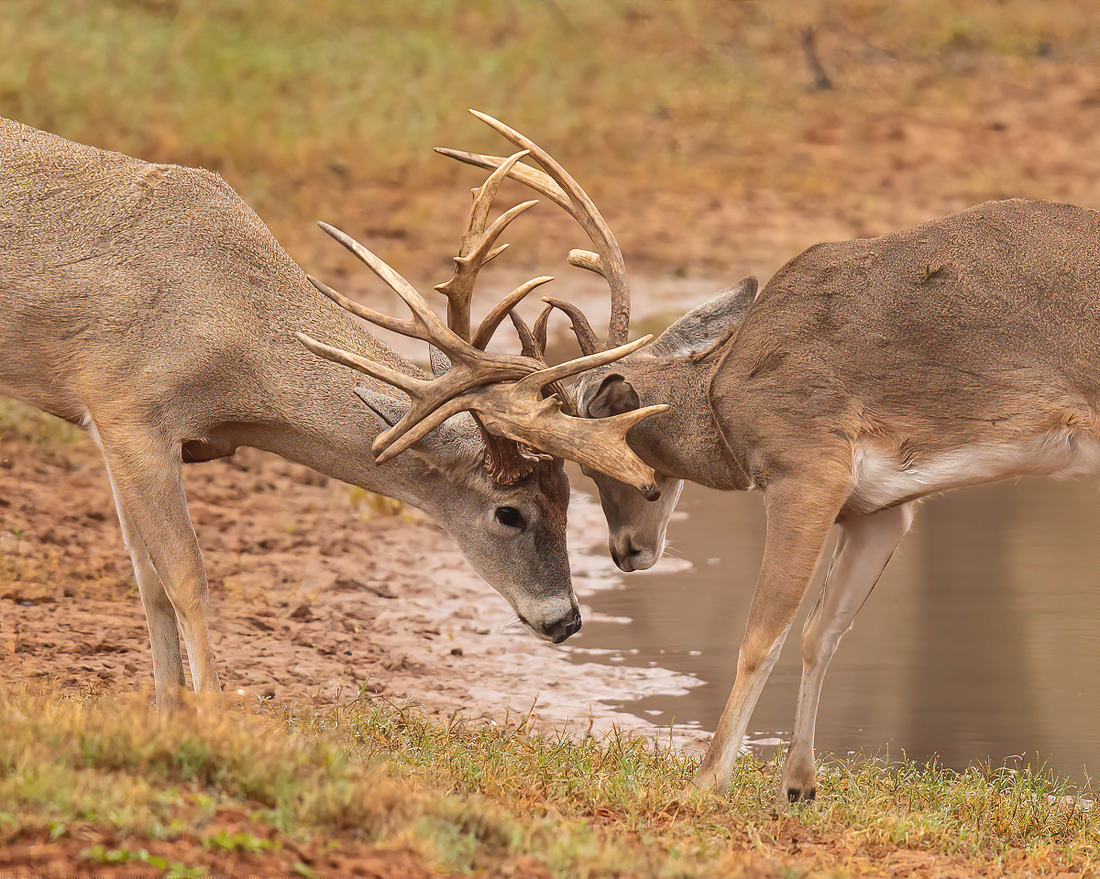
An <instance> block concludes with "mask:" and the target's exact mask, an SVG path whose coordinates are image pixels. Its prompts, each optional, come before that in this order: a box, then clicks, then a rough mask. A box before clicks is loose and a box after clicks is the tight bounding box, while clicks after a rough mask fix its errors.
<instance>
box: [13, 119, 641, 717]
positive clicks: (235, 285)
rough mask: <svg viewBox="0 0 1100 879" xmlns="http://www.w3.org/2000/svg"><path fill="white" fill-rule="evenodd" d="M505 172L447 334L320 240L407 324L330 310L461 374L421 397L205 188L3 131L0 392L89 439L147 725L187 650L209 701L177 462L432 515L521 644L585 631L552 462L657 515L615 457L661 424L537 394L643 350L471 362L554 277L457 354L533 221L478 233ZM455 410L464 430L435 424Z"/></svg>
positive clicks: (382, 269) (410, 372)
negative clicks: (328, 479)
mask: <svg viewBox="0 0 1100 879" xmlns="http://www.w3.org/2000/svg"><path fill="white" fill-rule="evenodd" d="M522 155H523V153H520V154H519V156H522ZM519 156H517V157H516V158H518V157H519ZM513 161H514V160H513ZM506 171H507V167H506V168H505V169H504V170H502V171H500V172H498V173H496V174H494V175H493V176H491V177H490V179H489V181H488V182H487V183H486V184H485V185H484V186H483V187H482V188H481V189H480V190H478V191H477V198H476V199H475V202H474V207H473V210H472V212H471V217H470V224H469V227H468V228H467V231H466V235H465V237H464V239H463V243H462V250H461V252H460V254H459V256H458V257H456V260H455V262H456V269H455V274H454V277H453V278H452V279H451V280H450V281H449V282H448V283H447V284H444V285H440V289H441V290H442V292H444V293H446V294H447V296H448V297H449V299H450V306H449V318H450V321H449V322H450V326H449V327H448V326H445V325H443V323H442V322H441V321H439V319H438V318H436V317H435V315H434V314H432V313H431V311H430V310H429V309H428V308H427V306H426V305H425V304H424V302H423V300H422V299H421V298H420V297H419V296H418V294H417V293H416V291H415V290H413V289H412V288H411V287H409V285H408V284H407V283H406V282H405V281H404V280H403V279H401V278H400V277H399V276H398V275H397V274H396V273H395V272H393V270H392V269H390V268H389V267H388V266H386V265H385V264H384V263H382V262H381V261H379V260H378V259H377V258H376V257H374V256H373V255H372V254H370V253H369V252H368V251H366V250H365V249H364V248H362V247H360V246H359V245H358V244H357V243H356V242H354V241H352V240H351V239H350V238H348V237H347V236H345V235H343V234H342V233H339V232H337V231H336V230H333V229H331V228H328V229H327V231H329V233H330V234H332V235H333V236H334V237H336V238H337V239H338V240H340V241H341V243H343V244H344V245H345V246H347V247H349V248H351V249H352V250H353V251H354V252H356V253H357V254H358V255H359V256H360V257H361V258H362V259H364V260H365V261H366V262H367V263H368V265H369V266H370V267H371V268H372V269H373V270H374V271H375V272H376V273H378V274H379V275H380V276H381V277H382V278H383V279H384V280H386V281H387V282H388V283H389V284H390V285H391V286H392V287H393V288H394V289H395V290H396V291H397V292H398V293H399V294H401V296H402V297H403V298H404V299H405V300H406V302H408V303H409V305H410V306H411V307H412V309H413V312H414V319H413V320H412V321H397V320H394V319H391V318H386V317H384V316H381V315H377V314H375V313H373V312H370V311H369V310H367V309H362V308H356V307H355V306H353V305H352V304H351V303H348V302H347V301H346V300H343V298H342V297H340V296H339V294H335V293H332V291H327V292H328V293H329V294H330V296H331V297H333V298H336V299H337V301H338V302H340V304H343V305H345V306H346V307H348V308H350V309H351V310H353V311H356V312H357V313H359V314H361V315H363V316H365V317H366V318H367V319H368V320H373V321H374V322H376V323H380V324H382V325H383V326H387V327H389V328H391V329H395V330H397V331H399V332H405V333H407V334H410V335H413V336H417V337H420V338H425V339H430V340H431V341H432V342H433V344H435V345H436V346H437V347H438V348H439V349H441V350H442V351H444V352H446V354H447V355H449V357H450V359H451V360H452V361H453V362H454V364H455V366H454V368H453V369H449V370H448V371H446V372H444V373H443V374H442V375H440V376H439V377H437V378H436V379H434V380H432V379H431V378H430V377H427V376H425V375H424V373H423V372H421V371H420V370H419V369H417V368H416V367H414V366H412V365H410V364H409V363H407V362H405V361H404V360H402V359H401V358H400V357H399V356H398V355H397V354H395V353H394V352H393V351H391V350H390V349H389V348H387V347H386V346H385V345H383V344H382V343H381V342H379V341H378V340H377V339H376V338H374V337H373V336H372V335H370V334H369V333H367V332H366V331H365V330H364V329H363V328H362V327H361V325H360V324H359V323H358V322H356V321H353V320H352V319H351V318H349V316H348V315H347V314H346V313H345V312H344V310H343V309H341V308H337V307H335V306H333V304H332V303H331V302H329V301H328V300H327V299H325V298H324V297H322V296H321V295H319V294H318V292H317V290H316V289H315V288H314V285H313V284H311V281H310V279H308V278H307V276H306V275H305V273H303V272H302V270H301V269H300V268H299V267H298V266H297V265H295V263H294V262H293V261H292V260H291V259H290V257H288V256H287V254H286V253H285V252H284V251H283V249H282V248H281V247H280V246H279V244H278V242H277V241H276V240H275V238H274V237H273V236H272V235H271V233H270V231H269V230H268V229H267V227H266V226H265V225H264V224H263V223H262V222H261V221H260V219H259V218H258V217H257V216H256V215H255V213H253V211H252V210H251V209H250V208H249V207H248V206H247V205H246V204H245V203H244V202H243V201H242V200H241V199H240V198H239V197H238V196H237V195H236V193H234V192H233V190H232V189H231V188H230V187H229V186H228V185H227V184H226V183H225V182H224V181H223V180H222V179H221V178H220V177H218V176H217V175H216V174H212V173H209V172H206V171H202V170H196V169H192V168H183V167H179V166H176V165H156V164H149V163H146V162H142V161H139V160H137V159H132V158H129V157H127V156H123V155H120V154H118V153H111V152H105V151H102V150H99V149H95V148H93V147H88V146H82V145H80V144H76V143H72V142H70V141H67V140H64V139H62V138H60V137H57V136H55V135H51V134H47V133H44V132H41V131H37V130H35V129H33V128H29V127H27V126H25V125H22V124H20V123H17V122H11V121H7V120H0V393H3V394H6V395H9V396H12V397H15V398H17V399H19V400H23V401H24V402H26V403H29V404H31V405H34V406H37V407H38V408H40V409H43V410H45V411H46V412H49V413H52V414H53V415H56V416H58V417H60V418H63V419H65V420H67V421H70V422H72V423H74V424H78V425H80V426H82V427H84V428H85V429H86V430H87V431H88V432H89V433H90V434H91V436H92V438H93V439H94V440H95V442H96V444H97V445H98V446H99V449H100V450H101V452H102V454H103V459H104V461H105V463H106V466H107V470H108V473H109V475H110V480H111V486H112V489H113V491H114V496H115V501H116V505H117V509H118V515H119V520H120V523H121V525H122V530H123V534H124V536H125V539H126V544H127V546H128V548H129V550H130V554H131V557H132V559H133V563H134V571H135V575H136V578H137V582H138V587H139V590H140V593H141V599H142V603H143V604H144V606H145V611H146V616H147V620H148V626H149V635H150V640H151V644H152V653H153V673H154V679H155V685H156V693H157V702H158V704H159V705H162V706H163V705H171V704H174V703H177V702H178V701H179V700H180V698H181V697H182V688H183V684H184V676H183V664H182V657H181V652H180V641H179V636H180V635H181V634H182V637H183V640H184V643H185V645H186V648H187V658H188V661H189V664H190V667H191V675H192V682H193V685H194V687H195V689H196V690H203V691H213V690H217V689H219V683H218V675H217V672H216V671H215V667H214V656H213V652H212V650H211V647H210V640H209V634H208V628H207V578H206V573H205V569H204V566H203V562H202V556H201V554H200V551H199V546H198V543H197V542H196V539H195V533H194V530H193V528H192V525H191V520H190V518H189V515H188V511H187V500H186V497H185V495H184V488H183V482H182V478H181V464H182V463H183V462H188V461H206V460H210V459H213V458H218V457H223V456H227V455H231V454H232V453H233V451H234V450H235V449H236V448H237V447H239V446H254V447H257V448H260V449H265V450H267V451H270V452H274V453H276V454H278V455H281V456H283V457H285V458H287V459H290V460H292V461H297V462H300V463H302V464H306V465H308V466H310V467H312V468H314V469H316V470H318V471H320V472H322V473H325V474H328V475H330V476H332V477H335V478H337V479H340V480H343V481H344V482H348V483H351V484H353V485H358V486H362V487H363V488H366V489H369V490H371V491H377V492H381V493H383V494H386V495H389V496H391V497H395V498H398V499H400V500H402V501H405V502H407V503H410V504H412V505H414V506H417V507H419V508H421V509H423V510H425V511H427V512H428V513H430V514H431V515H432V516H434V517H435V518H436V519H437V520H438V521H439V522H440V523H441V524H442V525H443V526H444V527H445V528H446V529H447V530H448V531H449V532H450V533H451V535H453V537H454V538H455V540H456V541H457V542H458V544H459V546H460V548H461V549H462V551H463V552H464V553H465V555H466V557H467V558H468V559H469V561H470V563H471V564H472V565H473V567H474V568H475V569H476V570H477V571H478V572H479V573H480V574H481V575H482V576H483V577H484V578H485V579H486V580H487V581H488V582H489V583H490V584H492V585H493V586H494V587H495V588H496V589H497V590H498V591H499V592H500V593H501V594H502V595H503V596H504V597H505V598H507V599H508V601H509V602H510V603H511V604H512V606H513V607H514V609H515V610H516V612H517V613H518V614H519V616H520V617H521V618H522V619H523V620H524V622H526V623H527V624H528V625H529V626H530V627H531V628H532V629H533V630H535V631H536V632H537V633H538V634H540V635H541V636H543V637H544V638H548V639H550V640H553V641H555V642H557V641H562V640H564V639H565V638H567V637H569V635H571V634H572V633H573V632H575V631H576V630H577V629H578V628H579V626H580V616H579V613H578V608H577V602H576V597H575V596H574V594H573V589H572V585H571V582H570V576H569V566H568V559H567V554H566V537H565V516H566V507H567V503H568V496H569V487H568V482H567V480H566V477H565V475H564V472H563V470H562V462H561V457H570V458H573V459H575V460H579V461H583V462H585V464H586V466H589V467H595V468H596V469H598V470H601V471H603V470H606V471H607V472H609V473H614V474H616V476H617V477H618V478H619V479H622V480H624V481H625V482H628V483H631V484H634V485H636V486H637V487H638V488H639V490H642V491H644V492H645V493H647V494H650V495H655V494H656V489H655V488H654V486H653V473H652V471H651V470H650V469H649V468H648V467H646V466H645V465H643V464H642V463H641V462H640V461H638V460H637V458H635V457H634V456H633V455H632V453H631V452H630V450H629V448H628V447H627V445H626V443H625V440H624V436H625V433H626V431H627V430H628V429H629V428H630V426H632V425H633V424H635V423H636V422H637V421H638V420H639V418H644V417H645V416H646V415H648V414H651V412H652V411H658V410H656V409H654V410H650V411H639V412H632V413H628V414H627V415H626V416H624V417H620V418H613V419H604V420H603V421H601V422H592V421H590V420H588V419H580V418H570V417H568V416H567V415H565V414H563V413H561V412H560V411H559V407H558V405H557V403H556V400H555V399H554V398H550V399H543V396H542V388H543V386H545V385H547V384H551V385H555V384H556V383H557V382H558V381H560V379H562V378H564V377H566V376H569V375H573V374H575V373H577V372H578V371H581V370H584V369H587V368H590V367H592V366H597V365H600V364H602V363H607V362H609V361H611V360H613V359H615V358H616V357H621V356H623V355H624V354H625V353H627V352H628V351H630V350H633V347H637V344H638V343H636V344H635V345H634V346H627V347H625V348H621V349H619V350H617V351H611V352H601V353H600V354H598V355H597V356H594V357H585V358H581V359H580V360H577V361H573V362H571V363H567V364H563V365H561V366H558V367H553V368H550V369H546V368H545V364H544V363H542V362H541V361H540V360H535V359H532V358H530V357H523V356H519V355H504V354H493V353H490V352H486V351H484V350H483V349H484V348H485V345H486V343H487V342H488V340H489V337H490V336H491V335H492V332H493V329H494V328H495V327H496V325H497V323H499V321H500V320H501V319H502V318H503V317H504V316H505V315H506V314H507V313H508V311H509V310H510V309H511V308H512V307H513V306H514V305H515V304H516V302H518V301H519V300H520V299H521V298H522V297H523V296H524V295H525V294H526V293H527V292H529V291H530V290H531V289H534V288H535V287H536V286H538V285H539V284H541V283H542V282H543V281H546V280H549V278H541V279H535V280H534V281H531V282H529V283H528V284H525V285H524V286H523V287H521V288H520V289H519V290H517V291H515V292H514V293H513V294H511V295H510V296H508V297H506V299H505V301H504V302H502V303H501V304H500V305H499V306H497V308H495V309H493V310H492V311H491V312H490V314H489V316H488V317H487V318H486V319H485V321H484V322H483V323H482V324H481V326H480V328H479V329H478V331H477V332H476V333H474V334H472V333H471V329H470V294H471V292H472V289H473V284H474V280H475V278H476V276H477V273H478V270H479V269H480V268H481V266H482V265H484V263H486V262H488V261H489V260H490V259H492V258H493V257H495V256H496V255H497V254H498V253H499V252H500V251H501V250H503V245H502V246H499V247H498V246H495V241H496V239H497V236H498V235H499V234H500V232H501V231H502V230H503V229H504V227H505V226H507V225H508V223H509V222H510V221H511V220H512V219H514V218H515V217H516V216H518V215H519V214H520V213H522V212H523V211H524V210H525V209H526V207H529V206H530V205H531V204H533V202H531V203H528V204H526V205H520V206H517V207H516V208H513V209H512V210H510V211H508V212H506V213H505V214H504V215H503V216H502V217H500V218H499V219H498V220H497V221H496V222H495V223H493V224H492V225H489V224H488V220H487V217H488V212H489V203H490V202H491V200H492V198H493V195H494V193H495V192H496V188H497V185H498V183H499V182H500V179H501V178H502V177H503V175H504V173H506ZM548 171H550V172H551V173H552V174H554V175H555V179H558V180H559V181H560V182H561V183H562V185H563V186H564V187H565V189H567V190H570V195H569V196H568V198H570V199H571V200H572V201H571V203H575V204H576V205H577V206H578V207H577V209H578V210H581V211H583V210H585V209H586V207H585V205H586V204H590V203H589V202H588V200H587V197H586V196H584V193H583V192H582V191H581V190H580V189H579V187H576V186H575V184H573V183H572V181H571V179H570V178H568V176H567V175H564V172H560V173H559V169H557V166H556V165H554V164H550V165H549V166H548ZM600 222H602V221H599V220H596V219H594V220H593V223H594V224H595V225H594V226H593V228H597V227H598V226H599V225H600ZM607 237H610V236H607ZM595 240H596V243H597V249H601V248H602V247H603V244H602V243H601V241H600V240H599V238H598V236H597V238H596V239H595ZM612 240H613V239H612ZM588 258H590V259H592V260H595V261H599V260H600V259H601V258H602V257H601V256H598V255H596V254H588ZM608 258H609V259H610V258H611V257H610V256H609V257H608ZM319 286H321V287H323V285H319ZM296 333H298V334H299V338H296ZM314 339H317V340H321V341H320V342H317V341H314ZM641 341H644V340H641ZM303 343H305V344H306V345H307V346H308V347H309V348H311V349H312V350H313V351H314V352H315V353H320V354H322V355H323V357H317V356H314V354H311V353H310V352H309V351H307V350H306V349H305V348H304V347H303ZM330 345H337V346H340V348H342V349H350V350H351V351H354V352H357V353H356V354H351V353H347V352H341V351H339V350H337V349H336V348H333V347H329V346H330ZM325 358H328V359H325ZM331 359H336V360H338V361H340V362H342V363H350V364H352V365H354V366H357V367H359V368H361V369H365V370H366V371H367V372H370V373H372V374H374V375H376V376H377V377H378V378H380V379H381V381H368V382H367V383H366V385H364V386H360V387H357V388H354V390H355V391H356V392H357V393H358V394H359V396H360V397H361V398H362V399H363V400H364V401H365V402H366V404H367V405H366V406H363V405H362V404H361V403H359V402H358V401H356V400H353V399H352V391H353V382H352V381H351V374H350V373H349V372H348V371H347V370H346V369H344V368H343V367H342V366H340V365H337V364H334V363H332V362H329V360H331ZM436 360H437V362H438V363H440V364H443V358H438V357H437V358H436ZM368 361H369V363H368ZM364 364H367V365H366V366H364ZM391 385H396V386H397V387H399V388H401V389H402V391H404V392H406V393H408V394H410V395H411V396H413V397H414V399H415V403H414V405H412V406H411V407H410V406H409V404H408V403H407V402H405V401H404V398H403V397H402V396H401V395H399V394H397V393H395V391H394V390H393V388H392V387H391ZM463 409H469V410H474V412H475V414H474V415H468V414H461V415H459V416H458V417H454V418H450V419H449V420H445V419H448V417H449V416H453V415H455V414H456V413H459V412H460V411H461V410H463ZM431 428H435V429H434V430H432V429H431ZM372 446H373V447H374V450H375V451H374V452H372ZM404 449H409V451H408V452H407V453H406V454H404V455H400V456H399V457H397V458H396V459H395V460H392V461H389V460H388V459H389V458H390V457H392V456H393V455H395V454H396V453H397V452H399V451H402V450H404ZM376 452H382V453H383V454H382V456H381V458H380V459H379V461H377V462H376V460H375V453H376Z"/></svg>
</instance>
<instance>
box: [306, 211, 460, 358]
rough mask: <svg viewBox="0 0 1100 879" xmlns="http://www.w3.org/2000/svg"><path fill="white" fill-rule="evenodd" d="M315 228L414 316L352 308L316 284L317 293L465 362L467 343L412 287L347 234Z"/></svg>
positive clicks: (328, 226)
mask: <svg viewBox="0 0 1100 879" xmlns="http://www.w3.org/2000/svg"><path fill="white" fill-rule="evenodd" d="M317 225H318V226H320V227H321V228H322V229H323V230H324V231H325V232H326V233H327V234H328V235H330V236H331V237H332V238H334V239H336V240H337V241H339V242H340V243H341V244H342V245H343V246H344V247H346V248H347V249H348V250H350V251H351V252H352V253H353V254H355V256H356V257H358V258H359V259H360V260H361V261H362V262H363V263H365V264H366V266H367V268H369V269H370V270H371V271H372V272H374V273H375V274H376V275H378V277H379V278H381V279H382V280H383V281H385V282H386V284H387V285H389V287H390V288H391V289H392V290H393V291H394V292H395V293H396V294H397V295H398V296H400V297H401V298H402V300H404V302H405V304H406V305H408V306H409V310H410V311H411V312H412V314H413V319H412V320H411V321H401V320H397V319H396V318H391V317H387V316H386V315H382V314H379V313H378V312H376V311H374V310H373V309H370V308H366V307H364V306H358V307H355V306H354V303H352V302H351V300H350V299H347V298H346V297H343V296H340V295H339V294H338V293H336V291H335V290H331V291H330V290H329V288H328V287H325V286H324V285H323V284H321V285H320V286H318V285H317V284H316V283H315V284H314V286H317V289H318V290H320V291H321V292H322V293H324V294H325V295H326V296H328V297H329V298H330V299H332V300H333V301H335V302H337V303H339V304H340V305H342V306H343V307H344V308H347V309H348V310H349V311H351V312H353V313H354V314H358V315H359V316H360V317H362V318H364V319H365V320H369V321H370V322H371V323H376V324H378V325H379V326H382V327H386V328H387V329H392V330H394V331H395V332H398V333H401V334H403V335H406V336H411V337H412V338H414V339H422V340H423V341H425V342H431V343H432V344H433V345H435V346H436V347H438V348H440V349H442V350H443V351H446V352H447V353H448V354H449V355H451V356H452V357H460V358H462V357H464V355H465V359H468V358H469V351H468V349H469V347H470V346H469V343H468V342H467V341H466V340H465V339H463V338H462V337H461V336H459V335H457V334H456V333H454V332H453V331H452V330H451V329H450V328H449V327H447V326H446V325H445V324H444V323H443V321H441V320H440V319H439V317H438V316H437V315H436V313H435V312H434V311H432V309H431V306H430V305H428V303H427V302H426V301H425V300H424V297H423V296H421V295H420V294H419V293H418V292H417V291H416V288H415V287H413V285H412V284H410V283H409V282H408V281H406V280H405V279H404V278H403V277H401V275H399V274H398V273H397V272H396V271H394V270H393V269H392V268H391V267H390V266H389V265H388V264H387V263H386V262H384V261H383V260H381V259H379V258H378V257H377V256H375V254H373V253H371V252H370V251H369V250H367V248H365V247H364V246H363V245H362V244H360V243H359V242H358V241H356V240H355V239H354V238H352V237H351V236H350V235H348V234H347V233H345V232H342V231H340V230H339V229H337V228H336V227H335V226H330V225H329V224H328V223H318V224H317ZM333 294H335V295H333Z"/></svg>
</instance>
